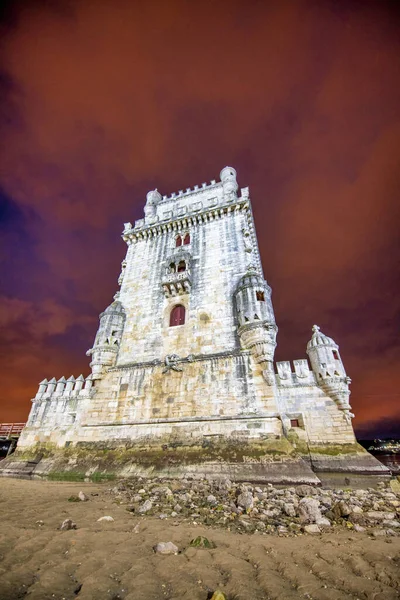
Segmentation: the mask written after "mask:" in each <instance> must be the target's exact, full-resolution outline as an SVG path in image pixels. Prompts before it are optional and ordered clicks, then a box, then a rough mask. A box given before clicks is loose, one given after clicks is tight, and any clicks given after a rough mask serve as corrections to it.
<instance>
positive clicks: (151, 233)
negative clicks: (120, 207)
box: [122, 198, 253, 246]
mask: <svg viewBox="0 0 400 600" xmlns="http://www.w3.org/2000/svg"><path fill="white" fill-rule="evenodd" d="M243 210H244V211H249V210H250V200H249V198H238V200H237V201H236V202H234V203H227V204H222V205H217V206H212V207H209V208H207V209H206V210H202V211H201V212H199V213H197V214H195V213H193V214H188V215H183V216H181V217H173V218H172V219H169V220H167V221H162V222H160V221H158V222H157V223H154V224H151V225H147V226H144V227H141V228H137V229H135V228H132V229H129V230H125V231H124V232H123V234H122V239H123V240H124V241H125V242H126V243H127V244H128V246H129V245H130V244H132V243H135V242H137V241H139V240H141V239H147V238H149V237H155V236H158V235H161V234H162V233H169V232H171V231H180V230H183V229H187V228H188V227H193V226H195V225H197V224H202V223H207V222H209V221H214V220H215V219H219V218H222V217H224V216H227V215H228V214H230V213H234V212H241V211H243ZM252 233H253V232H252Z"/></svg>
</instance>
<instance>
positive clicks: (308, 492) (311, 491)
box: [296, 485, 318, 498]
mask: <svg viewBox="0 0 400 600" xmlns="http://www.w3.org/2000/svg"><path fill="white" fill-rule="evenodd" d="M296 494H297V495H298V496H300V497H302V498H303V497H304V496H315V495H316V494H318V492H317V490H316V489H315V488H314V487H312V486H311V485H298V486H297V487H296Z"/></svg>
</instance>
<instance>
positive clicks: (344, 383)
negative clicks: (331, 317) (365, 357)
mask: <svg viewBox="0 0 400 600" xmlns="http://www.w3.org/2000/svg"><path fill="white" fill-rule="evenodd" d="M312 330H313V334H312V337H311V340H310V341H309V342H308V344H307V354H308V356H309V358H310V362H311V368H312V370H313V372H314V374H315V377H316V380H317V384H318V385H319V386H320V387H322V389H323V390H324V391H325V393H326V394H327V395H328V396H331V397H332V398H333V399H334V400H335V402H336V403H337V405H338V408H340V409H341V410H344V411H350V409H351V406H350V403H349V397H350V390H349V384H350V383H351V379H350V377H347V375H346V371H345V369H344V366H343V362H342V359H341V358H340V354H339V346H338V345H337V344H336V342H334V341H333V339H332V338H330V337H328V336H327V335H325V334H323V333H322V332H321V330H320V328H319V327H318V325H314V326H313V328H312Z"/></svg>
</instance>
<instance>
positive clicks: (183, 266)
mask: <svg viewBox="0 0 400 600" xmlns="http://www.w3.org/2000/svg"><path fill="white" fill-rule="evenodd" d="M177 271H178V273H183V271H186V263H185V261H184V260H181V261H180V262H179V263H178V269H177Z"/></svg>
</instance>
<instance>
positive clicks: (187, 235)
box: [183, 233, 190, 246]
mask: <svg viewBox="0 0 400 600" xmlns="http://www.w3.org/2000/svg"><path fill="white" fill-rule="evenodd" d="M188 244H190V235H189V234H188V233H187V234H186V235H185V237H184V238H183V245H184V246H187V245H188Z"/></svg>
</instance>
